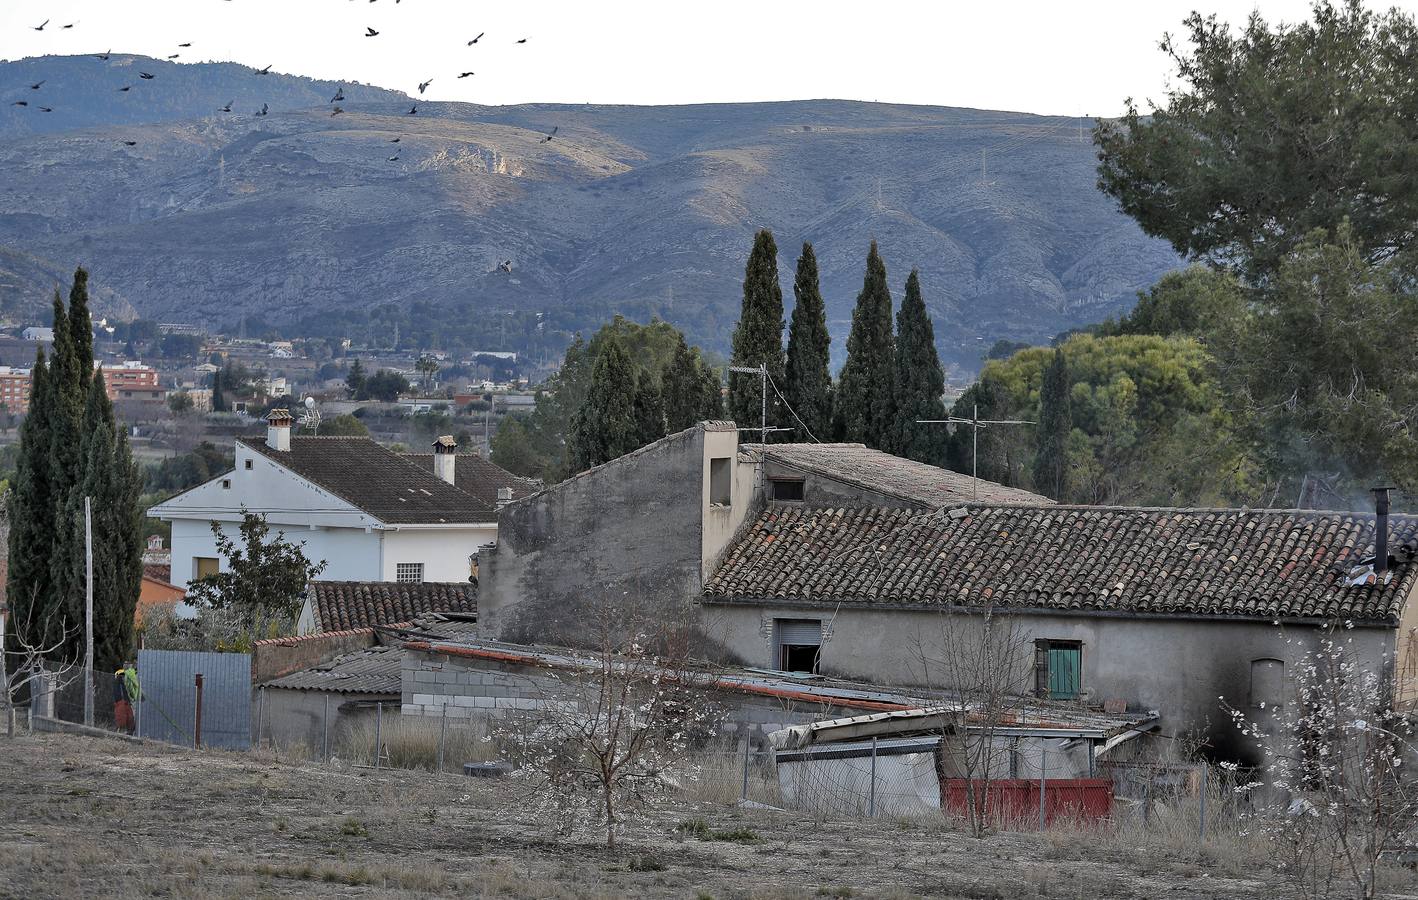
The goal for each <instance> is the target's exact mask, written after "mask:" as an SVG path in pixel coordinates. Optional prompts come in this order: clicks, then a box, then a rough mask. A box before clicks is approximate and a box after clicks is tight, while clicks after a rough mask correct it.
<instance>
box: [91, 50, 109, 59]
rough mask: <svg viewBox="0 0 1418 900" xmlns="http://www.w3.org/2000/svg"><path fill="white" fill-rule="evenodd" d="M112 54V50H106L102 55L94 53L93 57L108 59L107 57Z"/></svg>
mask: <svg viewBox="0 0 1418 900" xmlns="http://www.w3.org/2000/svg"><path fill="white" fill-rule="evenodd" d="M112 53H113V51H112V50H108V51H106V52H104V53H95V54H94V56H97V57H98V58H99V59H108V57H109V55H110V54H112Z"/></svg>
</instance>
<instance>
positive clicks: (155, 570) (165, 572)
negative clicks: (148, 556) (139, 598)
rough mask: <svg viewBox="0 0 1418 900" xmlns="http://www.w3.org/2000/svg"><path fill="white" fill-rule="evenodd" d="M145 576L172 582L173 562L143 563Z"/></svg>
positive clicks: (165, 582)
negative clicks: (163, 563) (162, 563)
mask: <svg viewBox="0 0 1418 900" xmlns="http://www.w3.org/2000/svg"><path fill="white" fill-rule="evenodd" d="M143 577H144V578H151V579H153V580H154V581H161V582H162V583H163V584H172V563H168V564H167V565H161V564H159V563H143Z"/></svg>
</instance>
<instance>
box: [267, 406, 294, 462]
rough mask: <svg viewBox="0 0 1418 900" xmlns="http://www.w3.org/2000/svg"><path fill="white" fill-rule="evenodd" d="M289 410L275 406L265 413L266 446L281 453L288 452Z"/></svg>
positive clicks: (290, 420)
mask: <svg viewBox="0 0 1418 900" xmlns="http://www.w3.org/2000/svg"><path fill="white" fill-rule="evenodd" d="M292 421H293V420H292V419H291V415H290V410H288V409H282V408H281V407H279V406H278V407H276V408H275V409H273V410H271V411H270V412H269V413H267V414H266V446H267V447H270V448H271V449H272V450H276V451H279V452H281V453H289V452H290V425H291V422H292Z"/></svg>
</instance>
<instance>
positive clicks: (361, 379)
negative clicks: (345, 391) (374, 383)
mask: <svg viewBox="0 0 1418 900" xmlns="http://www.w3.org/2000/svg"><path fill="white" fill-rule="evenodd" d="M367 381H368V378H367V377H366V376H365V374H364V366H363V365H361V364H360V361H359V360H355V361H354V362H353V363H351V364H350V371H349V374H348V375H346V376H345V387H347V388H349V389H350V399H351V400H363V399H365V397H367V396H368V394H367V393H366V392H365V391H366V383H367Z"/></svg>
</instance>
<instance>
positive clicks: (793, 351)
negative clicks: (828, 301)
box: [783, 242, 832, 440]
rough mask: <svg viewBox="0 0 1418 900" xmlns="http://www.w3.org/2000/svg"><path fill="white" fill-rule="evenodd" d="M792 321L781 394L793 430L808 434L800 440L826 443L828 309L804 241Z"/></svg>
mask: <svg viewBox="0 0 1418 900" xmlns="http://www.w3.org/2000/svg"><path fill="white" fill-rule="evenodd" d="M793 297H794V300H795V302H794V304H793V318H792V322H791V323H790V324H789V326H788V362H787V372H786V375H785V382H786V384H785V385H784V388H783V395H784V396H785V397H787V399H788V405H790V406H791V407H792V408H793V411H794V412H796V413H797V418H798V419H801V420H802V422H801V424H799V423H798V422H797V421H796V420H794V421H793V422H791V423H790V424H792V425H793V426H794V427H803V426H806V428H807V431H808V432H810V434H802V435H799V439H800V440H811V439H812V438H813V437H816V438H817V439H818V440H826V439H827V438H828V436H829V435H830V434H831V431H832V374H831V372H830V371H829V370H828V364H829V363H830V361H831V359H830V350H829V347H830V346H831V344H832V336H831V335H829V334H828V333H827V308H826V305H825V304H824V303H823V302H822V290H821V288H820V287H819V286H818V279H817V256H816V254H814V253H813V252H812V244H809V243H807V242H803V253H802V256H799V257H798V270H797V275H796V276H795V277H794V278H793Z"/></svg>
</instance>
